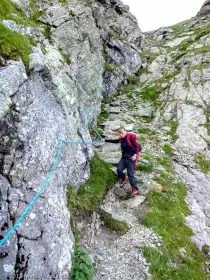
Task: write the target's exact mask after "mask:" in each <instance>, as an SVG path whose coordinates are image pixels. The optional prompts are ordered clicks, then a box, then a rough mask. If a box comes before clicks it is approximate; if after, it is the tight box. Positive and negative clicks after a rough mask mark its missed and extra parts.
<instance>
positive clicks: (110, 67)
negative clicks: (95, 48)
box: [104, 61, 118, 72]
mask: <svg viewBox="0 0 210 280" xmlns="http://www.w3.org/2000/svg"><path fill="white" fill-rule="evenodd" d="M104 69H105V70H106V71H107V72H113V71H118V67H117V66H113V65H111V64H110V63H108V62H107V61H105V63H104Z"/></svg>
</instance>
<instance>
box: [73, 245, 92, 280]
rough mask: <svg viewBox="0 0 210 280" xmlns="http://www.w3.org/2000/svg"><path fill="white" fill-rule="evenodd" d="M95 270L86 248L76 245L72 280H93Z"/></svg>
mask: <svg viewBox="0 0 210 280" xmlns="http://www.w3.org/2000/svg"><path fill="white" fill-rule="evenodd" d="M93 274H94V268H93V265H92V263H91V260H90V257H89V253H88V251H87V249H86V248H85V247H84V246H81V245H80V244H76V246H75V251H74V259H73V263H72V270H71V276H70V280H92V279H93Z"/></svg>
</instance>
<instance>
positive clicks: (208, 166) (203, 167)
mask: <svg viewBox="0 0 210 280" xmlns="http://www.w3.org/2000/svg"><path fill="white" fill-rule="evenodd" d="M195 162H196V163H197V166H198V168H199V169H200V171H202V172H203V173H205V174H207V173H208V172H210V160H208V159H206V157H205V155H203V154H198V155H197V156H196V157H195Z"/></svg>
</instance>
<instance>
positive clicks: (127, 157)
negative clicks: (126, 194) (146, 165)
mask: <svg viewBox="0 0 210 280" xmlns="http://www.w3.org/2000/svg"><path fill="white" fill-rule="evenodd" d="M118 133H119V136H120V138H119V139H116V140H110V139H104V138H103V139H102V144H104V142H108V143H121V149H122V158H121V159H120V161H119V163H118V165H117V174H118V176H119V177H120V185H121V187H123V185H124V184H125V183H126V181H127V176H126V175H125V173H124V172H123V170H124V169H125V168H127V173H128V178H129V181H130V185H131V194H132V195H137V194H138V190H139V188H138V186H137V183H136V178H135V177H134V170H135V164H136V160H137V155H138V152H139V149H138V145H137V142H136V141H135V139H134V137H133V135H132V134H129V133H127V131H126V130H125V128H124V127H121V128H120V129H119V130H118Z"/></svg>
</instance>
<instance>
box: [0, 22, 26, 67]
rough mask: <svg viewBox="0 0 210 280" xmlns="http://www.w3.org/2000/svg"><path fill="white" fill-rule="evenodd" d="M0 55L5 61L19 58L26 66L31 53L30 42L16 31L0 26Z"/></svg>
mask: <svg viewBox="0 0 210 280" xmlns="http://www.w3.org/2000/svg"><path fill="white" fill-rule="evenodd" d="M0 41H1V45H0V55H2V56H3V57H4V58H6V59H13V60H18V59H19V58H20V57H21V58H22V60H23V62H24V63H25V65H26V66H27V65H28V63H29V54H30V53H31V47H30V41H29V39H28V38H26V37H25V36H23V35H22V34H21V33H19V32H17V31H13V30H10V29H8V28H7V27H5V26H4V25H3V24H0Z"/></svg>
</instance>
